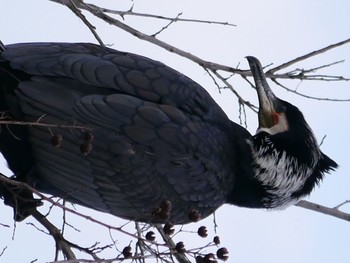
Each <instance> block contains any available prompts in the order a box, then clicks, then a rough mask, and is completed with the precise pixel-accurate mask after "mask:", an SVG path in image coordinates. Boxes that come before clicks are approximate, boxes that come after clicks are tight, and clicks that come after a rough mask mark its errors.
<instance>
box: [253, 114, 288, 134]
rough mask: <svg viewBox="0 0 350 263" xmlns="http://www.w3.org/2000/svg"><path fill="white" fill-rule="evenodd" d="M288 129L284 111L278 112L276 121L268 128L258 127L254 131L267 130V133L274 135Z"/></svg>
mask: <svg viewBox="0 0 350 263" xmlns="http://www.w3.org/2000/svg"><path fill="white" fill-rule="evenodd" d="M288 130H289V125H288V121H287V118H286V115H285V113H284V112H282V113H278V122H277V123H276V124H275V125H274V126H272V127H270V128H259V129H258V130H257V131H256V133H259V132H263V131H264V132H267V133H268V134H271V135H275V134H277V133H282V132H286V131H288Z"/></svg>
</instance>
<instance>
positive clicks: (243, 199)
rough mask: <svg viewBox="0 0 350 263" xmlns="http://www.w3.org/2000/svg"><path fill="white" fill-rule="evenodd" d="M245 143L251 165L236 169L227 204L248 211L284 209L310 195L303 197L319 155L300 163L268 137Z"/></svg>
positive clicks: (256, 137) (257, 137)
mask: <svg viewBox="0 0 350 263" xmlns="http://www.w3.org/2000/svg"><path fill="white" fill-rule="evenodd" d="M246 142H247V147H248V148H249V151H250V163H251V165H250V167H249V168H245V167H239V171H238V172H237V176H236V182H235V185H234V190H233V191H232V195H231V196H230V198H231V200H230V203H232V204H235V205H238V206H244V207H251V208H276V207H279V208H283V207H286V206H289V205H292V204H294V203H296V202H297V201H298V200H299V199H300V198H301V197H303V196H304V195H306V194H309V192H307V193H305V185H306V184H309V183H310V182H309V181H310V180H309V178H310V176H311V175H312V173H313V170H314V168H315V165H316V163H317V160H318V159H319V153H318V152H315V153H314V154H315V161H313V162H312V163H303V162H301V161H300V160H299V159H298V158H297V157H295V156H293V155H292V154H290V153H289V152H288V151H287V150H283V149H281V148H280V147H278V146H276V145H275V144H274V143H273V142H272V141H271V140H270V137H269V136H264V135H261V136H254V137H252V138H251V139H249V140H246ZM245 151H248V150H247V149H246V150H245ZM316 159H317V160H316ZM312 184H313V185H315V184H316V181H315V182H313V183H312ZM312 188H313V186H312ZM310 191H311V190H310Z"/></svg>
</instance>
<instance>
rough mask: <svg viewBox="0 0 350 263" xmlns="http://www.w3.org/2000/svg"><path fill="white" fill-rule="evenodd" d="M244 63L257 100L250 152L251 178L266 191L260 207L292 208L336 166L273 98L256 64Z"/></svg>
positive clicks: (295, 113)
mask: <svg viewBox="0 0 350 263" xmlns="http://www.w3.org/2000/svg"><path fill="white" fill-rule="evenodd" d="M247 60H248V62H249V66H250V69H251V71H252V74H253V77H254V81H255V86H256V90H257V93H258V98H259V113H258V115H259V128H258V130H257V133H256V135H255V136H254V137H253V142H252V143H251V149H252V154H253V159H254V164H253V166H254V167H253V169H254V174H255V178H256V179H257V180H258V181H259V183H261V184H262V185H263V188H264V189H265V190H266V196H265V197H264V200H263V205H264V206H265V207H267V208H274V207H281V206H286V205H288V204H293V203H295V202H296V201H298V200H299V199H300V198H302V197H303V196H305V195H308V194H310V192H311V191H312V189H313V188H314V186H315V185H317V184H318V183H319V182H320V181H321V180H322V178H323V176H324V173H325V172H328V171H329V170H333V169H334V168H336V167H337V164H336V163H335V162H334V161H333V160H332V159H330V158H329V157H328V156H326V155H325V154H323V153H322V152H321V150H320V148H319V145H318V144H317V141H316V139H315V137H314V134H313V132H312V130H311V128H310V127H309V125H308V124H307V123H306V121H305V119H304V116H303V114H302V113H301V112H300V111H299V109H298V108H297V107H295V106H293V105H292V104H290V103H288V102H286V101H283V100H281V99H279V98H278V97H276V96H275V94H274V93H273V92H272V90H271V89H270V87H269V85H268V83H267V81H266V78H265V75H264V72H263V69H262V66H261V64H260V62H259V60H258V59H256V58H255V57H247Z"/></svg>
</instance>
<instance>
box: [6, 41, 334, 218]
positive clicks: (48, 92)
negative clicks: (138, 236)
mask: <svg viewBox="0 0 350 263" xmlns="http://www.w3.org/2000/svg"><path fill="white" fill-rule="evenodd" d="M3 49H4V50H3V51H2V52H1V54H0V93H1V94H0V110H1V111H2V112H4V115H3V116H4V117H6V120H7V121H13V120H15V121H25V122H29V124H28V125H27V126H21V125H11V124H6V125H2V129H1V133H0V150H1V152H2V153H3V155H4V156H5V158H6V160H7V161H8V163H9V167H10V168H11V169H12V171H13V172H14V173H15V175H16V176H17V178H19V179H20V180H24V181H26V182H28V183H30V184H31V185H33V186H34V187H37V188H38V189H39V190H41V191H43V192H46V193H50V194H54V195H57V196H61V197H64V198H66V199H67V200H69V201H72V202H75V203H78V204H81V205H84V206H87V207H91V208H94V209H97V210H100V211H104V212H108V213H111V214H114V215H117V216H120V217H123V218H127V219H132V220H138V221H145V222H167V221H172V222H174V223H187V222H189V221H191V220H192V219H193V218H191V217H193V214H196V213H199V214H201V216H202V217H206V216H208V215H209V214H211V213H212V212H214V211H215V210H216V209H217V208H218V207H220V206H221V205H222V204H224V203H231V204H236V205H240V206H247V207H266V208H273V207H277V206H281V205H286V204H288V203H290V202H292V201H293V200H294V201H295V200H298V199H299V198H300V197H301V196H304V195H306V194H309V193H310V192H311V190H312V189H313V187H314V185H315V184H316V183H317V182H318V181H319V180H320V179H321V178H322V173H323V172H325V171H328V170H329V169H332V167H336V164H335V163H334V162H333V161H332V160H330V159H329V158H328V157H327V156H325V155H324V154H323V153H322V152H321V151H320V150H319V148H318V146H317V143H316V141H315V139H314V137H313V136H312V132H311V130H310V129H309V127H308V126H307V124H306V123H305V125H306V126H301V127H299V125H300V123H303V122H305V121H304V119H303V117H302V115H301V113H300V112H299V111H298V110H297V109H296V108H295V107H294V106H292V105H290V106H292V107H294V108H295V109H296V110H297V112H298V113H300V116H301V120H297V121H296V124H297V125H298V127H299V128H294V126H293V123H288V124H289V125H288V127H287V130H283V131H282V132H281V131H280V130H278V129H277V134H270V133H269V132H270V130H269V128H270V127H268V125H267V126H266V125H265V126H266V127H267V128H265V129H264V128H262V129H261V130H260V132H259V133H258V134H257V135H256V136H254V137H253V136H251V135H250V134H249V132H247V131H246V130H245V129H244V128H242V127H241V126H239V125H237V124H235V123H234V122H231V121H230V120H229V119H228V118H227V116H226V114H225V113H224V112H223V111H222V109H221V108H220V107H219V106H218V105H217V104H216V103H215V101H214V100H213V99H212V98H211V97H210V95H209V94H208V93H207V92H206V91H205V90H204V89H203V88H202V87H201V86H200V85H198V84H197V83H195V82H194V81H192V80H190V79H189V78H187V77H185V76H184V75H182V74H181V73H179V72H177V71H175V70H173V69H171V68H169V67H167V66H165V65H164V64H162V63H160V62H157V61H153V60H150V59H148V58H145V57H142V56H139V55H134V54H130V53H123V52H118V51H115V50H112V49H108V48H103V47H99V46H96V45H92V44H83V43H79V44H70V43H29V44H15V45H9V46H6V47H4V48H3ZM250 63H251V68H252V70H253V69H254V65H255V66H256V67H257V64H256V63H257V62H256V61H255V60H254V59H253V58H251V59H250ZM254 63H255V64H254ZM253 73H254V72H253ZM260 74H261V72H260ZM283 103H284V102H283ZM294 108H292V112H294ZM285 112H286V116H287V119H288V114H289V113H288V111H285ZM293 114H294V113H293ZM300 116H296V117H297V118H300ZM281 119H282V118H281ZM288 120H289V119H288ZM275 124H276V123H275ZM277 124H278V122H277ZM265 126H264V127H265ZM292 126H293V127H292ZM272 127H277V128H278V127H279V126H278V125H277V126H276V125H272ZM283 127H284V126H283ZM305 127H306V128H305ZM284 128H286V127H284ZM303 129H304V130H303ZM272 130H273V129H272ZM290 130H295V131H296V135H297V136H296V138H292V139H291V140H292V141H291V142H290V143H287V144H286V145H287V146H288V147H289V146H291V147H290V148H291V152H289V151H288V149H289V148H288V147H287V150H285V149H283V147H284V145H285V144H284V139H285V138H284V137H283V136H284V135H285V134H286V133H287V135H288V132H289V131H290ZM305 131H306V132H308V133H307V134H302V132H305ZM299 133H300V134H299ZM306 135H307V136H309V137H310V138H311V139H304V137H303V136H306ZM276 136H277V140H274V139H273V138H272V137H276ZM298 136H301V137H300V138H299V137H298ZM281 141H282V143H281ZM303 142H305V143H303ZM295 143H299V146H300V147H301V148H300V149H299V148H296V147H295V145H296V144H295ZM266 145H269V146H268V147H267V148H264V147H266ZM275 146H276V147H275ZM304 147H306V149H308V150H310V154H309V155H310V156H306V157H304V156H303V155H305V149H304ZM264 149H265V150H264ZM276 149H277V150H278V151H275V150H276ZM303 151H304V152H303ZM290 153H291V155H290ZM306 155H307V153H306ZM266 156H268V157H266ZM265 157H266V158H265ZM268 158H270V159H269V162H266V160H268ZM275 158H277V159H278V160H280V162H277V161H276V160H275ZM283 158H284V159H283ZM301 159H303V160H304V159H305V163H302V162H301V161H300V160H301ZM275 161H276V163H275V164H274V163H273V162H275ZM289 163H290V164H291V165H290V167H293V169H289V168H288V167H289V166H288V167H287V168H286V164H288V165H289ZM266 165H267V167H265V166H266ZM273 167H278V170H276V169H274V168H273ZM299 168H300V169H303V170H302V172H300V171H299ZM285 170H288V171H287V172H286V173H285ZM285 174H286V175H285ZM299 174H300V176H299ZM302 175H304V177H301V176H302ZM281 178H282V179H281ZM290 178H292V179H290ZM293 195H294V196H293ZM170 204H171V205H170Z"/></svg>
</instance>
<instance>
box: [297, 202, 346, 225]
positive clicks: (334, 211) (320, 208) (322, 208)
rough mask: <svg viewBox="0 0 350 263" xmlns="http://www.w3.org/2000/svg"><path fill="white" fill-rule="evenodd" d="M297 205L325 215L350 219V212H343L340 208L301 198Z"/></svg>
mask: <svg viewBox="0 0 350 263" xmlns="http://www.w3.org/2000/svg"><path fill="white" fill-rule="evenodd" d="M295 206H299V207H302V208H305V209H309V210H312V211H316V212H318V213H322V214H325V215H329V216H333V217H336V218H340V219H343V220H345V221H350V214H348V213H345V212H342V211H340V210H338V209H334V208H329V207H326V206H323V205H319V204H315V203H311V202H309V201H305V200H301V201H299V202H298V203H297V204H295Z"/></svg>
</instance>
